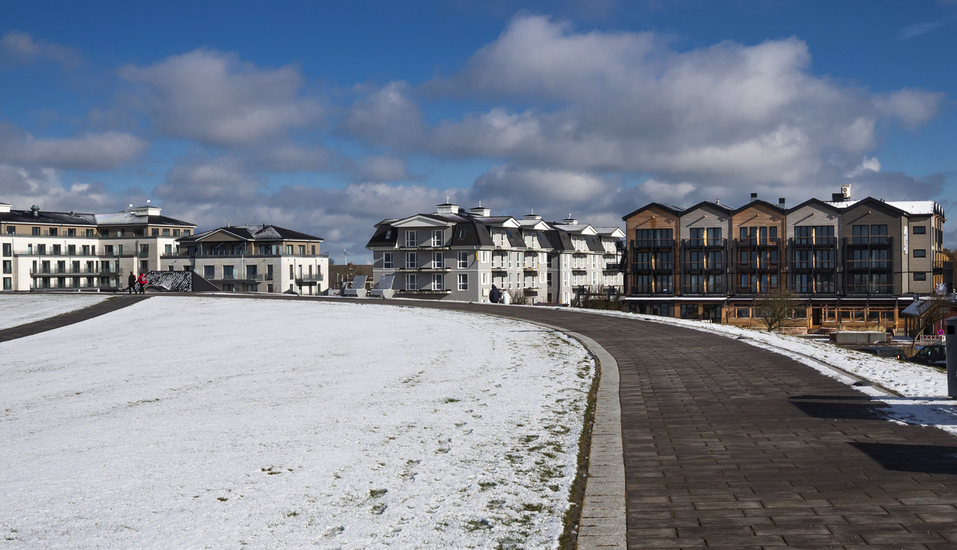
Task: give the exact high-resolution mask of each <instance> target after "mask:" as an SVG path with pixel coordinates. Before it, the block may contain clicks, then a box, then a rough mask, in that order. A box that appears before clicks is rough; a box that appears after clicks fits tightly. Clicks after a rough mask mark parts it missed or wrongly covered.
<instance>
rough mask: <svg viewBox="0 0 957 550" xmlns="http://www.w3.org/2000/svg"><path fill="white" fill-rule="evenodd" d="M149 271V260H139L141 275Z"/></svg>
mask: <svg viewBox="0 0 957 550" xmlns="http://www.w3.org/2000/svg"><path fill="white" fill-rule="evenodd" d="M149 270H150V262H149V260H140V271H142V272H143V273H146V272H147V271H149Z"/></svg>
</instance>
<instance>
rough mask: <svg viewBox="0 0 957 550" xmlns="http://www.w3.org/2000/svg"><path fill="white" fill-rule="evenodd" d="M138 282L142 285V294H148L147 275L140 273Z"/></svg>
mask: <svg viewBox="0 0 957 550" xmlns="http://www.w3.org/2000/svg"><path fill="white" fill-rule="evenodd" d="M137 282H138V283H139V284H140V294H146V273H140V279H139V281H137Z"/></svg>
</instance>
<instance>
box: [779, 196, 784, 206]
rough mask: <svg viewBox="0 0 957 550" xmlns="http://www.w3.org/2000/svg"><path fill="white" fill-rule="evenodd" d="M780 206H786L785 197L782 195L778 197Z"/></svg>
mask: <svg viewBox="0 0 957 550" xmlns="http://www.w3.org/2000/svg"><path fill="white" fill-rule="evenodd" d="M778 206H780V207H781V208H784V197H781V198H779V199H778Z"/></svg>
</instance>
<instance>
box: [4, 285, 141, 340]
mask: <svg viewBox="0 0 957 550" xmlns="http://www.w3.org/2000/svg"><path fill="white" fill-rule="evenodd" d="M147 298H149V296H147V295H145V294H144V295H142V296H136V295H132V296H130V295H126V294H117V295H116V296H112V297H110V298H107V299H106V300H103V301H102V302H97V303H96V304H93V305H92V306H90V307H85V308H82V309H76V310H73V311H70V312H68V313H63V314H61V315H55V316H53V317H47V318H46V319H40V320H39V321H34V322H32V323H27V324H24V325H19V326H15V327H10V328H8V329H3V330H0V342H6V341H7V340H13V339H15V338H23V337H24V336H30V335H31V334H39V333H41V332H46V331H48V330H53V329H56V328H60V327H65V326H67V325H72V324H74V323H79V322H80V321H86V320H87V319H92V318H94V317H99V316H100V315H105V314H107V313H110V312H111V311H116V310H118V309H123V308H124V307H127V306H131V305H133V304H135V303H137V302H141V301H143V300H145V299H147Z"/></svg>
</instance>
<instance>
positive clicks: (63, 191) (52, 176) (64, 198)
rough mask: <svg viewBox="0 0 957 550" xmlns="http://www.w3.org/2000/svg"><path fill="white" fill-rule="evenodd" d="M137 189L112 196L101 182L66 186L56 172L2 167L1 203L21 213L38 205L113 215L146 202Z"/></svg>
mask: <svg viewBox="0 0 957 550" xmlns="http://www.w3.org/2000/svg"><path fill="white" fill-rule="evenodd" d="M142 196H143V195H142V193H141V192H140V190H139V189H137V188H132V189H128V190H126V191H125V192H123V193H119V194H118V193H110V192H109V191H107V189H106V187H105V186H104V185H103V184H102V183H100V182H73V183H69V184H68V183H64V182H63V181H62V179H61V176H60V172H58V171H57V170H54V169H52V168H23V167H21V166H11V165H9V164H0V200H2V201H3V202H6V203H8V204H11V205H12V206H13V207H14V208H16V209H19V210H26V209H29V208H30V207H31V206H32V205H34V204H36V205H38V206H39V207H40V208H42V209H43V210H53V211H63V212H70V211H76V212H112V211H116V210H119V209H121V208H122V207H123V206H125V205H126V203H125V201H126V200H128V199H129V200H131V201H132V200H133V199H134V198H135V199H140V200H141V199H142Z"/></svg>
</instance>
